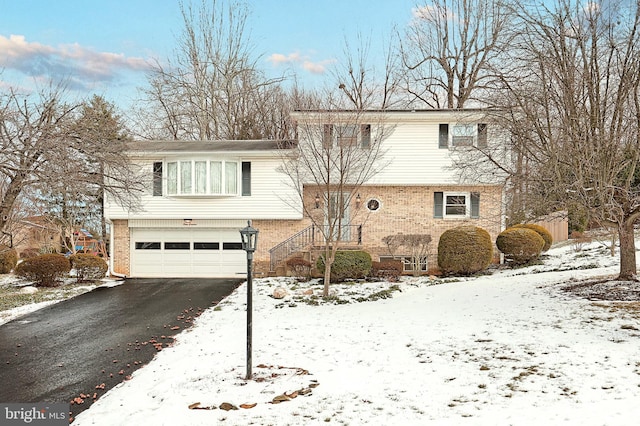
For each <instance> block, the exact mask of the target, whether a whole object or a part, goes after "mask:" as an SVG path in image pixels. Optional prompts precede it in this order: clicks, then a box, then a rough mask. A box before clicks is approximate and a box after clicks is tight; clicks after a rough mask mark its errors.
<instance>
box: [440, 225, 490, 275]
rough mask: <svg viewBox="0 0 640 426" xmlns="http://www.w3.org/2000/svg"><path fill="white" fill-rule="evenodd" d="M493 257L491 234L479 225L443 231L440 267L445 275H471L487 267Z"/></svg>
mask: <svg viewBox="0 0 640 426" xmlns="http://www.w3.org/2000/svg"><path fill="white" fill-rule="evenodd" d="M492 259H493V244H492V242H491V236H490V235H489V233H488V232H487V231H485V230H484V229H482V228H480V227H477V226H459V227H456V228H452V229H449V230H447V231H445V232H443V233H442V235H441V236H440V240H439V241H438V267H439V268H440V270H441V271H442V273H444V274H445V275H470V274H474V273H476V272H480V271H482V270H484V269H486V268H487V267H488V266H489V264H491V260H492Z"/></svg>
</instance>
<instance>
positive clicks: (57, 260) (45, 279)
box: [16, 254, 71, 287]
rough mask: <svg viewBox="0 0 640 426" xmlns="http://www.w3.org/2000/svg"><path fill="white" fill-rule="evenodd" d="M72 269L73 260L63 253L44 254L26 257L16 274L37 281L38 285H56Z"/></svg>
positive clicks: (17, 268)
mask: <svg viewBox="0 0 640 426" xmlns="http://www.w3.org/2000/svg"><path fill="white" fill-rule="evenodd" d="M70 270H71V262H69V259H67V258H66V257H64V256H63V255H61V254H43V255H42V256H37V257H32V258H30V259H24V260H23V261H22V262H21V263H20V264H19V265H18V266H17V267H16V275H18V276H19V277H22V278H26V279H28V280H31V281H35V284H36V286H38V287H55V286H56V285H58V280H60V279H61V278H62V277H64V276H65V275H67V274H68V273H69V271H70Z"/></svg>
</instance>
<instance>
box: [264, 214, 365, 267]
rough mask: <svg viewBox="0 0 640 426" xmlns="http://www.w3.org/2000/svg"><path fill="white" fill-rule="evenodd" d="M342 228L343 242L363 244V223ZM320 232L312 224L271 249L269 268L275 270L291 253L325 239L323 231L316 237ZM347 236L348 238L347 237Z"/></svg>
mask: <svg viewBox="0 0 640 426" xmlns="http://www.w3.org/2000/svg"><path fill="white" fill-rule="evenodd" d="M352 228H355V229H356V232H355V234H356V235H355V236H353V237H355V238H352V232H351V230H352ZM342 229H343V232H342V235H343V237H342V238H341V239H340V242H341V243H349V242H355V243H357V244H358V245H360V244H362V225H345V226H343V227H342ZM318 232H321V230H320V229H318V228H317V227H316V226H315V225H311V226H309V227H307V228H305V229H303V230H302V231H299V232H298V233H296V234H294V235H292V236H291V237H289V238H287V239H286V240H284V241H283V242H281V243H280V244H278V245H276V246H275V247H273V248H272V249H271V250H269V258H270V266H269V269H270V270H271V271H275V268H276V266H277V265H278V264H279V263H280V262H282V261H283V260H285V259H286V258H287V257H289V256H290V255H291V254H293V253H295V252H298V251H301V250H304V249H305V248H307V247H310V246H313V245H315V243H316V241H318V242H320V241H323V238H322V233H320V236H319V238H316V233H318ZM345 236H347V238H345Z"/></svg>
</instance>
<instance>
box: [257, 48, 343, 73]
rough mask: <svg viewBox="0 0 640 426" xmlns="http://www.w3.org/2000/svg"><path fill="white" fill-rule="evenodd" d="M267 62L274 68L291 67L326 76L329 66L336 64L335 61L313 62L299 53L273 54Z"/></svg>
mask: <svg viewBox="0 0 640 426" xmlns="http://www.w3.org/2000/svg"><path fill="white" fill-rule="evenodd" d="M267 60H268V61H269V62H271V63H272V64H273V65H274V66H280V65H290V66H294V67H299V68H302V69H303V70H305V71H307V72H310V73H312V74H324V73H325V72H326V70H327V65H329V64H332V63H334V62H335V59H325V60H322V61H312V60H311V58H309V56H303V55H301V54H300V53H299V52H293V53H289V54H288V55H284V54H282V53H273V54H272V55H270V56H269V57H268V58H267Z"/></svg>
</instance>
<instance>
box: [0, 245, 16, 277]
mask: <svg viewBox="0 0 640 426" xmlns="http://www.w3.org/2000/svg"><path fill="white" fill-rule="evenodd" d="M17 264H18V253H17V252H16V250H15V249H13V248H9V247H7V246H5V245H0V274H8V273H9V272H11V271H12V270H13V269H14V268H15V267H16V265H17Z"/></svg>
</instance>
